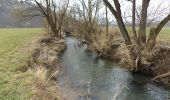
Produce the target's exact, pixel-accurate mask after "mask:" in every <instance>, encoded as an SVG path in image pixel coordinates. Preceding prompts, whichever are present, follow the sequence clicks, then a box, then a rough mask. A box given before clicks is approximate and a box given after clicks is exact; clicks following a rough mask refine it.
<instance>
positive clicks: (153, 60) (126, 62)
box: [88, 39, 170, 86]
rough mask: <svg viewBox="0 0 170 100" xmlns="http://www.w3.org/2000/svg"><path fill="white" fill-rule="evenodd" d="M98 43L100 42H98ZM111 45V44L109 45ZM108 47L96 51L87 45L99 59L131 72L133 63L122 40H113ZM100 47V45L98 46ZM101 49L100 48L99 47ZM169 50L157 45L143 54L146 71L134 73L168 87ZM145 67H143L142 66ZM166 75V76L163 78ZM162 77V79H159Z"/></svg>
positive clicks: (89, 44) (169, 80)
mask: <svg viewBox="0 0 170 100" xmlns="http://www.w3.org/2000/svg"><path fill="white" fill-rule="evenodd" d="M99 41H100V40H99ZM111 43H112V44H111ZM111 43H110V44H111V45H110V46H109V47H107V48H103V49H100V48H99V49H96V47H95V45H93V43H88V49H89V50H90V51H92V52H95V53H97V56H98V57H99V58H105V59H109V60H112V61H113V62H116V63H119V64H120V66H122V67H123V68H126V69H128V70H132V72H135V71H133V68H134V67H133V66H134V65H133V61H132V60H131V57H130V56H129V55H130V52H129V50H128V48H127V46H126V45H125V44H124V42H123V40H122V39H118V40H114V39H113V41H112V42H111ZM98 47H100V44H99V45H98ZM101 47H102V46H101ZM169 57H170V48H169V47H167V46H163V45H161V44H158V45H157V46H156V47H155V48H154V50H153V51H152V52H148V53H146V54H144V58H146V61H145V62H146V63H148V65H146V66H147V67H146V68H147V69H145V68H143V70H142V68H141V70H140V71H137V72H135V73H143V74H148V75H151V76H152V77H153V80H151V81H155V82H158V83H161V84H163V85H167V86H170V66H169V65H170V59H169ZM144 67H145V66H144ZM165 75H166V76H165ZM159 76H163V77H159ZM154 77H155V78H154Z"/></svg>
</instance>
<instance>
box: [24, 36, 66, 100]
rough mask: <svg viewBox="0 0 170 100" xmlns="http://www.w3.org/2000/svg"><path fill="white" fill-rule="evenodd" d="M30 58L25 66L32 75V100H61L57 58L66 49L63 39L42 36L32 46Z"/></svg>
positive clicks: (59, 67)
mask: <svg viewBox="0 0 170 100" xmlns="http://www.w3.org/2000/svg"><path fill="white" fill-rule="evenodd" d="M33 46H34V47H33V51H32V56H31V58H30V60H29V61H27V64H28V66H29V68H30V69H31V71H33V73H34V81H33V84H32V85H33V86H32V87H34V91H35V93H34V94H33V96H32V99H33V100H62V99H63V98H62V95H61V94H60V91H59V87H58V84H57V79H58V77H59V75H60V72H61V70H62V67H61V65H60V63H59V57H60V56H61V54H62V53H63V52H64V50H65V49H66V45H65V41H64V39H60V38H56V37H51V36H43V37H41V38H40V39H38V40H37V41H36V42H34V44H33Z"/></svg>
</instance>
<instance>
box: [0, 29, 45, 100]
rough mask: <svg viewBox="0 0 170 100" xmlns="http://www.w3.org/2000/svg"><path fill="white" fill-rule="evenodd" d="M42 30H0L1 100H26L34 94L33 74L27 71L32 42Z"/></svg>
mask: <svg viewBox="0 0 170 100" xmlns="http://www.w3.org/2000/svg"><path fill="white" fill-rule="evenodd" d="M40 33H42V29H40V28H20V29H19V28H18V29H17V28H12V29H0V100H26V99H29V98H30V96H31V94H32V92H31V91H30V87H29V84H30V83H31V82H32V81H31V80H32V78H33V76H32V74H31V73H30V72H29V71H25V68H24V66H25V65H26V60H27V59H28V57H29V56H30V53H29V52H28V50H27V48H28V47H29V43H30V41H31V40H32V39H33V38H35V37H38V36H40V35H41V34H40Z"/></svg>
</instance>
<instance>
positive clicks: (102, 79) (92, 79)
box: [59, 37, 170, 100]
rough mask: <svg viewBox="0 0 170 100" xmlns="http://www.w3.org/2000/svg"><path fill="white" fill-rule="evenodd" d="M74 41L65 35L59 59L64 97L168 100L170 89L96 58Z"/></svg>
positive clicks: (109, 99) (69, 98) (76, 98)
mask: <svg viewBox="0 0 170 100" xmlns="http://www.w3.org/2000/svg"><path fill="white" fill-rule="evenodd" d="M78 42H79V41H78V40H77V39H75V38H72V37H68V38H66V44H67V49H66V51H65V52H64V53H63V55H62V57H61V59H60V60H61V63H62V66H63V67H64V73H63V75H62V76H61V77H60V79H59V83H60V85H61V87H62V90H61V91H62V92H63V95H64V96H65V97H66V98H67V99H68V100H170V89H168V88H165V87H163V86H158V85H155V84H152V83H150V82H146V81H148V80H149V79H150V77H149V76H146V75H140V74H132V73H130V72H129V71H128V70H126V69H123V68H120V67H119V66H118V65H116V64H115V63H113V62H110V61H108V60H104V59H98V58H96V55H95V54H94V53H92V52H89V51H87V50H86V47H80V46H78Z"/></svg>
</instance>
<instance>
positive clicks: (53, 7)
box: [21, 0, 69, 38]
mask: <svg viewBox="0 0 170 100" xmlns="http://www.w3.org/2000/svg"><path fill="white" fill-rule="evenodd" d="M21 3H22V4H27V6H26V7H24V10H22V15H21V16H22V17H23V19H24V20H26V19H31V18H32V17H35V16H41V17H44V18H45V20H46V21H47V26H48V27H49V30H50V32H51V33H52V34H53V35H54V36H56V37H60V38H61V37H62V36H61V32H62V26H63V20H64V18H65V16H66V13H67V9H68V6H69V0H24V1H22V2H21ZM22 4H21V5H22Z"/></svg>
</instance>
